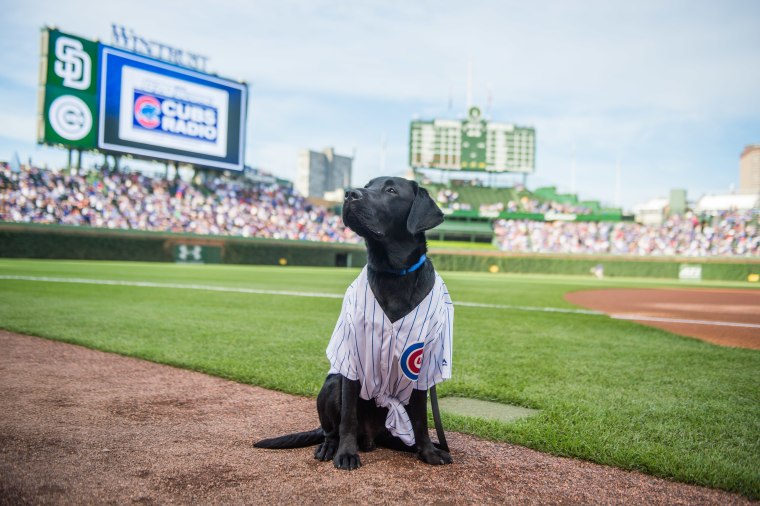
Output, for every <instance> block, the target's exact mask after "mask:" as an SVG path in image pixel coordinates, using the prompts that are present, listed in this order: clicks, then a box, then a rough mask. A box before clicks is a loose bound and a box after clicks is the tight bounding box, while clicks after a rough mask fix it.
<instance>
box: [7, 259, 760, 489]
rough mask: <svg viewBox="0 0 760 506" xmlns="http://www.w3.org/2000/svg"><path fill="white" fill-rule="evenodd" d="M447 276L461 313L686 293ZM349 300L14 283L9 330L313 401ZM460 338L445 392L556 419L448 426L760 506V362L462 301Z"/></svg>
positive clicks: (83, 274)
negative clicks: (601, 296) (588, 294)
mask: <svg viewBox="0 0 760 506" xmlns="http://www.w3.org/2000/svg"><path fill="white" fill-rule="evenodd" d="M357 272H358V271H357V270H356V269H348V270H346V269H328V268H294V267H288V268H278V267H250V266H200V265H197V266H187V265H184V266H183V265H172V264H140V263H116V262H71V261H68V262H66V261H28V260H0V276H12V275H16V276H33V277H57V278H85V279H90V280H92V279H101V280H123V281H129V282H134V281H145V282H150V283H166V284H178V285H190V284H194V285H206V286H213V287H219V288H224V287H226V288H230V289H259V290H287V291H300V292H319V293H325V294H334V295H336V296H339V295H341V294H342V293H343V291H344V290H345V288H346V286H347V285H348V284H349V283H350V282H351V280H352V279H353V278H354V277H355V276H356V274H357ZM442 274H443V276H444V279H445V280H446V283H447V285H448V287H449V291H450V292H451V295H452V298H453V300H454V302H455V304H456V303H457V302H484V303H489V304H501V305H512V306H535V307H552V308H571V307H572V306H571V305H570V304H568V303H567V302H565V300H564V298H563V296H564V294H565V293H567V292H568V291H573V290H581V289H587V288H599V287H613V286H615V287H618V286H679V285H678V284H677V283H673V282H669V281H650V280H647V281H640V280H633V279H630V280H626V279H614V280H596V279H592V278H581V277H571V276H556V277H548V276H536V275H523V276H516V275H505V274H495V275H493V274H475V273H442ZM681 286H682V285H681ZM690 286H691V285H690ZM700 286H730V287H747V288H750V287H751V286H752V285H749V284H746V283H711V284H709V285H708V284H707V283H702V284H700ZM340 304H341V300H340V298H339V297H338V298H326V297H303V296H292V295H290V296H286V295H276V294H255V293H236V292H222V291H211V290H207V289H192V290H191V289H186V288H181V287H175V288H160V287H155V286H145V287H136V286H119V285H95V284H72V283H57V282H49V281H28V280H9V279H0V326H1V327H3V328H6V329H8V330H12V331H16V332H22V333H28V334H33V335H38V336H43V337H47V338H51V339H56V340H61V341H66V342H71V343H76V344H81V345H84V346H88V347H92V348H97V349H101V350H106V351H113V352H116V353H121V354H125V355H131V356H136V357H141V358H145V359H148V360H152V361H156V362H161V363H166V364H171V365H175V366H180V367H185V368H190V369H194V370H198V371H203V372H206V373H210V374H214V375H218V376H222V377H225V378H230V379H233V380H236V381H240V382H243V383H249V384H254V385H260V386H263V387H266V388H273V389H277V390H281V391H284V392H289V393H293V394H301V395H310V396H314V395H316V393H317V392H318V390H319V387H320V385H321V383H322V381H323V380H324V376H325V373H326V371H327V368H328V364H327V359H326V358H325V355H324V351H325V347H326V345H327V341H328V339H329V337H330V334H331V332H332V329H333V326H334V324H335V320H336V318H337V314H338V311H339V309H340ZM454 340H455V342H454V364H453V374H454V378H453V380H451V381H449V382H446V383H444V384H443V385H442V386H441V387H440V390H439V395H443V396H446V395H456V396H464V397H471V398H477V399H484V400H493V401H500V402H504V403H510V404H515V405H519V406H524V407H528V408H535V409H539V410H541V412H540V413H539V414H538V415H536V416H534V417H532V418H528V419H524V420H522V421H519V422H515V423H511V424H503V423H497V422H484V421H481V420H476V419H471V418H465V417H454V416H445V417H444V424H445V426H446V428H447V429H450V430H457V431H462V432H468V433H472V434H475V435H478V436H482V437H485V438H490V439H494V440H500V441H509V442H512V443H516V444H520V445H525V446H528V447H531V448H535V449H537V450H541V451H545V452H550V453H553V454H556V455H565V456H572V457H578V458H582V459H587V460H591V461H594V462H598V463H602V464H609V465H614V466H618V467H622V468H626V469H637V470H640V471H643V472H646V473H650V474H654V475H657V476H663V477H667V478H671V479H675V480H679V481H684V482H689V483H696V484H701V485H707V486H711V487H719V488H723V489H726V490H732V491H738V492H741V493H743V494H745V495H747V496H749V497H752V498H759V497H760V352H758V351H753V350H741V349H732V348H725V347H719V346H715V345H712V344H708V343H704V342H701V341H698V340H694V339H688V338H683V337H679V336H676V335H673V334H670V333H667V332H664V331H661V330H658V329H653V328H649V327H645V326H642V325H638V324H636V323H632V322H627V321H619V320H612V319H610V318H608V317H606V316H598V315H587V314H566V313H552V312H540V311H525V310H517V309H507V308H503V309H486V308H478V307H467V306H461V305H460V306H458V307H456V317H455V335H454ZM309 428H310V427H304V429H309Z"/></svg>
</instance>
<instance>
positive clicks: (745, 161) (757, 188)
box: [739, 144, 760, 195]
mask: <svg viewBox="0 0 760 506" xmlns="http://www.w3.org/2000/svg"><path fill="white" fill-rule="evenodd" d="M739 192H741V193H753V194H755V195H760V144H752V145H749V146H747V147H745V148H744V151H743V152H742V154H741V157H740V158H739Z"/></svg>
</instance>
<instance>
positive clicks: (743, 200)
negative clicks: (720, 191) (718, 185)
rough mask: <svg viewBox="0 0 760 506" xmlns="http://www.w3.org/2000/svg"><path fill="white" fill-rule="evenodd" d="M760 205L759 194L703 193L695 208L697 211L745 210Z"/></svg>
mask: <svg viewBox="0 0 760 506" xmlns="http://www.w3.org/2000/svg"><path fill="white" fill-rule="evenodd" d="M759 207H760V196H758V195H757V194H753V193H749V194H742V193H736V194H727V195H705V196H704V197H702V198H701V199H699V201H698V202H697V205H696V206H695V210H696V211H698V212H714V211H730V210H737V211H745V210H748V209H753V208H759Z"/></svg>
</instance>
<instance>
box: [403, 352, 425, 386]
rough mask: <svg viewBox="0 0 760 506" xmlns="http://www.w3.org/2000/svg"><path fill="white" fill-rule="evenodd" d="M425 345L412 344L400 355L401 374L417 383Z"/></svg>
mask: <svg viewBox="0 0 760 506" xmlns="http://www.w3.org/2000/svg"><path fill="white" fill-rule="evenodd" d="M424 346H425V343H414V344H412V345H410V346H409V347H407V349H405V350H404V353H402V354H401V361H400V362H401V372H403V373H404V376H406V377H407V378H409V379H410V380H412V381H417V378H418V377H419V375H420V368H421V367H422V352H423V351H424V350H423V347H424Z"/></svg>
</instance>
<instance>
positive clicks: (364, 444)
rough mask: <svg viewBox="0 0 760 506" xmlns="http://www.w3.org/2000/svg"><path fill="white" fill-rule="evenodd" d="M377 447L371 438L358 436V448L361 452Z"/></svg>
mask: <svg viewBox="0 0 760 506" xmlns="http://www.w3.org/2000/svg"><path fill="white" fill-rule="evenodd" d="M376 449H377V445H376V444H375V442H374V441H373V440H371V439H370V438H368V437H363V438H359V450H360V451H363V452H371V451H374V450H376Z"/></svg>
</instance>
